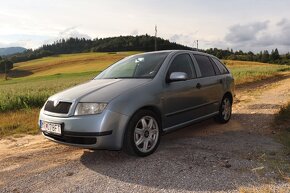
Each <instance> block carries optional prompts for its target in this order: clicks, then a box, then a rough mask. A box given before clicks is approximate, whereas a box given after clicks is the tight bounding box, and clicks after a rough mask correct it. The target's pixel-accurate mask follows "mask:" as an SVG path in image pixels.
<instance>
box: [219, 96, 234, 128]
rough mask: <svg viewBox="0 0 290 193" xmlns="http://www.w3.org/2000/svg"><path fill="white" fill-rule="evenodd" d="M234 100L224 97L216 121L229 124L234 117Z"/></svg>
mask: <svg viewBox="0 0 290 193" xmlns="http://www.w3.org/2000/svg"><path fill="white" fill-rule="evenodd" d="M232 104H233V102H232V99H231V97H230V96H227V95H226V96H224V97H223V99H222V101H221V104H220V107H219V113H218V115H217V116H216V120H217V121H218V122H220V123H227V122H229V120H230V119H231V116H232Z"/></svg>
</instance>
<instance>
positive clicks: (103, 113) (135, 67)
mask: <svg viewBox="0 0 290 193" xmlns="http://www.w3.org/2000/svg"><path fill="white" fill-rule="evenodd" d="M233 88H234V79H233V77H232V75H231V73H230V72H229V70H228V69H227V68H226V67H225V66H224V65H223V63H222V62H221V61H220V60H219V59H218V58H216V57H214V56H211V55H208V54H204V53H201V52H194V51H180V50H179V51H176V50H173V51H158V52H149V53H142V54H137V55H133V56H129V57H127V58H124V59H122V60H120V61H118V62H117V63H115V64H113V65H111V66H110V67H108V68H107V69H106V70H104V71H103V72H102V73H100V74H99V75H98V76H97V77H96V78H94V79H93V80H91V81H89V82H87V83H84V84H81V85H78V86H75V87H73V88H70V89H67V90H64V91H62V92H60V93H57V94H55V95H53V96H51V97H50V98H49V99H48V100H47V101H46V103H45V104H44V106H43V108H42V109H41V112H40V116H39V126H40V129H41V131H42V133H43V135H44V136H45V137H46V138H48V139H50V140H52V141H55V142H58V143H62V144H66V145H73V146H78V147H82V148H88V149H109V150H121V149H123V150H125V151H126V152H128V153H130V154H135V155H138V156H147V155H149V154H151V153H153V152H154V151H155V150H156V149H157V147H158V144H159V142H160V137H161V134H162V133H166V132H169V131H172V130H175V129H178V128H182V127H185V126H188V125H190V124H192V123H194V122H197V121H201V120H204V119H208V118H210V117H215V118H216V119H217V120H219V121H220V122H221V123H226V122H228V121H229V120H230V118H231V112H232V103H233V95H234V94H233Z"/></svg>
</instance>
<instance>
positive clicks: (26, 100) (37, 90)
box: [0, 72, 98, 112]
mask: <svg viewBox="0 0 290 193" xmlns="http://www.w3.org/2000/svg"><path fill="white" fill-rule="evenodd" d="M97 73H98V72H90V73H78V74H77V75H76V74H58V75H54V76H48V77H42V78H30V79H15V80H10V81H6V82H7V84H4V83H3V82H0V90H1V92H0V112H7V111H13V110H19V109H29V108H40V107H42V106H43V104H44V103H45V101H46V100H47V98H48V97H49V96H51V95H53V94H55V93H56V92H59V91H61V90H64V89H66V88H68V87H71V86H75V85H77V84H79V83H81V82H85V81H87V80H90V79H92V78H93V77H94V76H95V75H96V74H97Z"/></svg>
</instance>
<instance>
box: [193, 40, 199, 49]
mask: <svg viewBox="0 0 290 193" xmlns="http://www.w3.org/2000/svg"><path fill="white" fill-rule="evenodd" d="M195 44H196V48H195ZM192 49H193V50H196V51H198V40H194V41H193V47H192Z"/></svg>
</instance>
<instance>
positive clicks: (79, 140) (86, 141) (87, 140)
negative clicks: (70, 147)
mask: <svg viewBox="0 0 290 193" xmlns="http://www.w3.org/2000/svg"><path fill="white" fill-rule="evenodd" d="M43 134H44V135H45V136H48V137H51V138H53V139H55V140H57V141H61V142H65V143H71V144H79V145H93V144H96V143H97V139H96V138H95V137H71V136H56V135H53V134H48V133H45V132H44V133H43Z"/></svg>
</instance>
